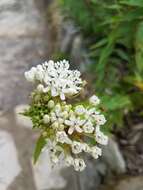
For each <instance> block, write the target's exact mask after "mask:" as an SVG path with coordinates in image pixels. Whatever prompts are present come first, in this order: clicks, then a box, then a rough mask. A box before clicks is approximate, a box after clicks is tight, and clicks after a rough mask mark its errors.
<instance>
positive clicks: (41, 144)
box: [34, 135, 46, 164]
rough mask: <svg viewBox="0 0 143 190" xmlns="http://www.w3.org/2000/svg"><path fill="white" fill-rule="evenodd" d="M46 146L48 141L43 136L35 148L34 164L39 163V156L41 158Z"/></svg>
mask: <svg viewBox="0 0 143 190" xmlns="http://www.w3.org/2000/svg"><path fill="white" fill-rule="evenodd" d="M45 144H46V140H45V138H44V137H43V136H42V135H41V136H40V137H39V139H38V141H37V144H36V148H35V151H34V164H35V163H36V162H37V160H38V158H39V156H40V153H41V151H42V149H43V147H44V146H45Z"/></svg>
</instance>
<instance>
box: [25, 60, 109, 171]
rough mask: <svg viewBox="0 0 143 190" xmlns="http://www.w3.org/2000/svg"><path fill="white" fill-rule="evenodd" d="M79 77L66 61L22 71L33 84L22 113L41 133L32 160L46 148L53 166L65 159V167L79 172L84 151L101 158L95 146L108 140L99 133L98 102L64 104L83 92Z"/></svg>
mask: <svg viewBox="0 0 143 190" xmlns="http://www.w3.org/2000/svg"><path fill="white" fill-rule="evenodd" d="M80 76H81V74H80V72H79V71H77V70H70V69H69V63H68V61H66V60H63V61H59V62H54V61H48V62H45V63H43V64H41V65H37V67H32V68H31V69H30V70H29V71H27V72H25V77H26V79H27V80H28V81H29V82H32V83H35V85H36V90H34V91H33V92H32V94H31V99H32V101H31V104H30V107H29V109H28V110H26V111H25V113H24V115H26V116H28V117H30V118H31V120H32V122H33V128H39V129H40V131H41V136H40V138H39V140H38V143H37V148H36V150H35V155H36V156H35V161H36V160H37V157H38V156H37V155H39V150H40V151H42V150H43V151H44V150H46V149H48V150H49V153H50V158H51V162H52V163H53V165H55V164H57V163H58V162H59V161H61V160H64V162H65V164H66V165H67V166H73V167H74V169H75V170H76V171H82V170H84V169H85V167H86V164H85V162H84V160H83V158H82V154H83V153H84V152H85V153H88V154H90V155H91V156H93V158H95V159H97V158H98V157H99V156H101V155H102V149H101V147H98V145H99V144H101V145H106V144H107V143H108V137H107V136H106V135H105V134H104V133H103V132H102V130H101V128H102V125H104V124H105V122H106V119H105V117H104V115H103V114H102V113H101V110H100V108H99V106H98V105H99V103H100V99H99V98H98V97H97V96H95V95H93V96H92V97H90V98H89V100H88V102H86V104H84V102H83V103H82V102H80V103H79V104H78V105H77V103H75V104H74V103H73V104H72V105H71V104H69V103H67V102H66V101H67V100H68V99H69V98H70V99H71V98H74V96H75V95H79V94H80V93H81V92H82V91H83V88H84V84H85V81H83V80H82V79H81V77H80ZM90 139H92V143H91V141H90ZM37 152H38V154H37Z"/></svg>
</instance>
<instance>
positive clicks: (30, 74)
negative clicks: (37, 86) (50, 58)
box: [25, 67, 37, 82]
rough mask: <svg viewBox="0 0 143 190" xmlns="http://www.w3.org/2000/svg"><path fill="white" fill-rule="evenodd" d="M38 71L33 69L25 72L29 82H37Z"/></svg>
mask: <svg viewBox="0 0 143 190" xmlns="http://www.w3.org/2000/svg"><path fill="white" fill-rule="evenodd" d="M36 71H37V69H36V68H35V67H32V68H31V69H30V71H27V72H25V78H26V79H27V80H28V81H29V82H35V74H36Z"/></svg>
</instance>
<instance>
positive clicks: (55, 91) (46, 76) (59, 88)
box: [25, 60, 83, 100]
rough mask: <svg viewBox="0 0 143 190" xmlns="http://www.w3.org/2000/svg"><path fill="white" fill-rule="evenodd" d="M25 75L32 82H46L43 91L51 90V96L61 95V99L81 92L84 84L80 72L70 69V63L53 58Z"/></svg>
mask: <svg viewBox="0 0 143 190" xmlns="http://www.w3.org/2000/svg"><path fill="white" fill-rule="evenodd" d="M25 77H26V79H27V80H28V81H30V82H34V81H35V82H36V81H38V82H40V83H42V84H44V86H45V88H44V90H43V92H48V91H49V90H50V92H51V96H53V97H55V96H60V98H61V100H65V98H66V96H72V95H75V94H77V93H79V91H80V90H81V89H82V86H83V81H82V80H81V78H80V72H79V71H72V70H69V63H68V61H66V60H63V61H60V62H56V63H54V62H53V61H51V60H50V61H49V62H45V63H43V64H42V65H38V66H37V67H33V68H32V69H31V70H30V71H28V72H26V73H25Z"/></svg>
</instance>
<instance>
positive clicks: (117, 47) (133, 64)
mask: <svg viewBox="0 0 143 190" xmlns="http://www.w3.org/2000/svg"><path fill="white" fill-rule="evenodd" d="M60 2H61V4H62V6H63V8H64V13H65V12H66V15H68V17H69V18H71V19H73V20H74V21H75V23H76V24H77V25H78V27H80V28H81V32H82V33H83V35H84V37H85V39H87V41H88V42H89V43H88V51H89V57H90V59H91V60H92V62H93V64H92V65H91V66H90V72H92V73H93V76H95V78H94V79H95V80H94V81H93V83H94V87H95V89H96V92H97V93H98V94H100V95H101V96H103V107H105V109H107V117H108V118H110V119H109V121H108V124H109V126H110V125H112V124H116V125H117V126H122V125H123V118H124V116H125V113H126V114H127V113H128V112H129V111H134V110H136V109H139V110H140V109H141V106H142V104H141V103H140V101H141V99H142V98H143V93H142V91H143V0H100V1H99V0H78V1H76V0H60Z"/></svg>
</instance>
